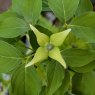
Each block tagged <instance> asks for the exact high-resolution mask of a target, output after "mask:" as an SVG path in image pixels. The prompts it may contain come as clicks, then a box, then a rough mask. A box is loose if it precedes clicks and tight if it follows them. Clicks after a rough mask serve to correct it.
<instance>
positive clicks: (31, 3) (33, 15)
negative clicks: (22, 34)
mask: <svg viewBox="0 0 95 95" xmlns="http://www.w3.org/2000/svg"><path fill="white" fill-rule="evenodd" d="M41 11H42V0H24V1H23V16H24V18H25V19H26V21H27V22H28V23H32V25H35V24H36V22H37V20H38V18H39V16H40V13H41Z"/></svg>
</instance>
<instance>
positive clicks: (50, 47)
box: [46, 43, 54, 51]
mask: <svg viewBox="0 0 95 95" xmlns="http://www.w3.org/2000/svg"><path fill="white" fill-rule="evenodd" d="M53 48H54V45H52V44H50V43H48V44H47V45H46V49H47V50H48V51H51V50H52V49H53Z"/></svg>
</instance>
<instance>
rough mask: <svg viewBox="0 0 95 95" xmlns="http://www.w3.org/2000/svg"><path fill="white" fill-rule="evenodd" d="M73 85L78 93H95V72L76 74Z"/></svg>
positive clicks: (85, 94) (79, 94)
mask: <svg viewBox="0 0 95 95" xmlns="http://www.w3.org/2000/svg"><path fill="white" fill-rule="evenodd" d="M72 87H73V93H75V94H76V95H95V89H94V87H95V72H89V73H85V74H75V76H74V77H73V85H72Z"/></svg>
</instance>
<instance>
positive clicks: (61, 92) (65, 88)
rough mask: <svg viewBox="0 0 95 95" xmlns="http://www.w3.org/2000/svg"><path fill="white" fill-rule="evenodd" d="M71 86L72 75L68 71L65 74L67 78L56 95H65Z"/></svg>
mask: <svg viewBox="0 0 95 95" xmlns="http://www.w3.org/2000/svg"><path fill="white" fill-rule="evenodd" d="M69 86H70V74H69V72H68V71H66V72H65V78H64V79H63V82H62V85H61V86H60V87H59V88H58V90H57V91H56V92H55V94H54V95H64V94H65V93H66V92H67V91H68V89H69Z"/></svg>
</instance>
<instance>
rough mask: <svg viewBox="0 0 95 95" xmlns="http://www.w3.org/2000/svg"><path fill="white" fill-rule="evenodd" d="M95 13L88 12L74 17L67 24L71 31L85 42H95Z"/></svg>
mask: <svg viewBox="0 0 95 95" xmlns="http://www.w3.org/2000/svg"><path fill="white" fill-rule="evenodd" d="M94 19H95V13H94V12H89V13H86V14H84V15H81V16H79V17H75V18H74V19H73V20H72V22H71V24H70V25H68V27H69V28H71V29H72V32H73V33H74V34H75V35H76V36H77V37H78V38H81V39H83V40H85V41H87V42H90V43H95V22H94V21H93V20H94Z"/></svg>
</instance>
